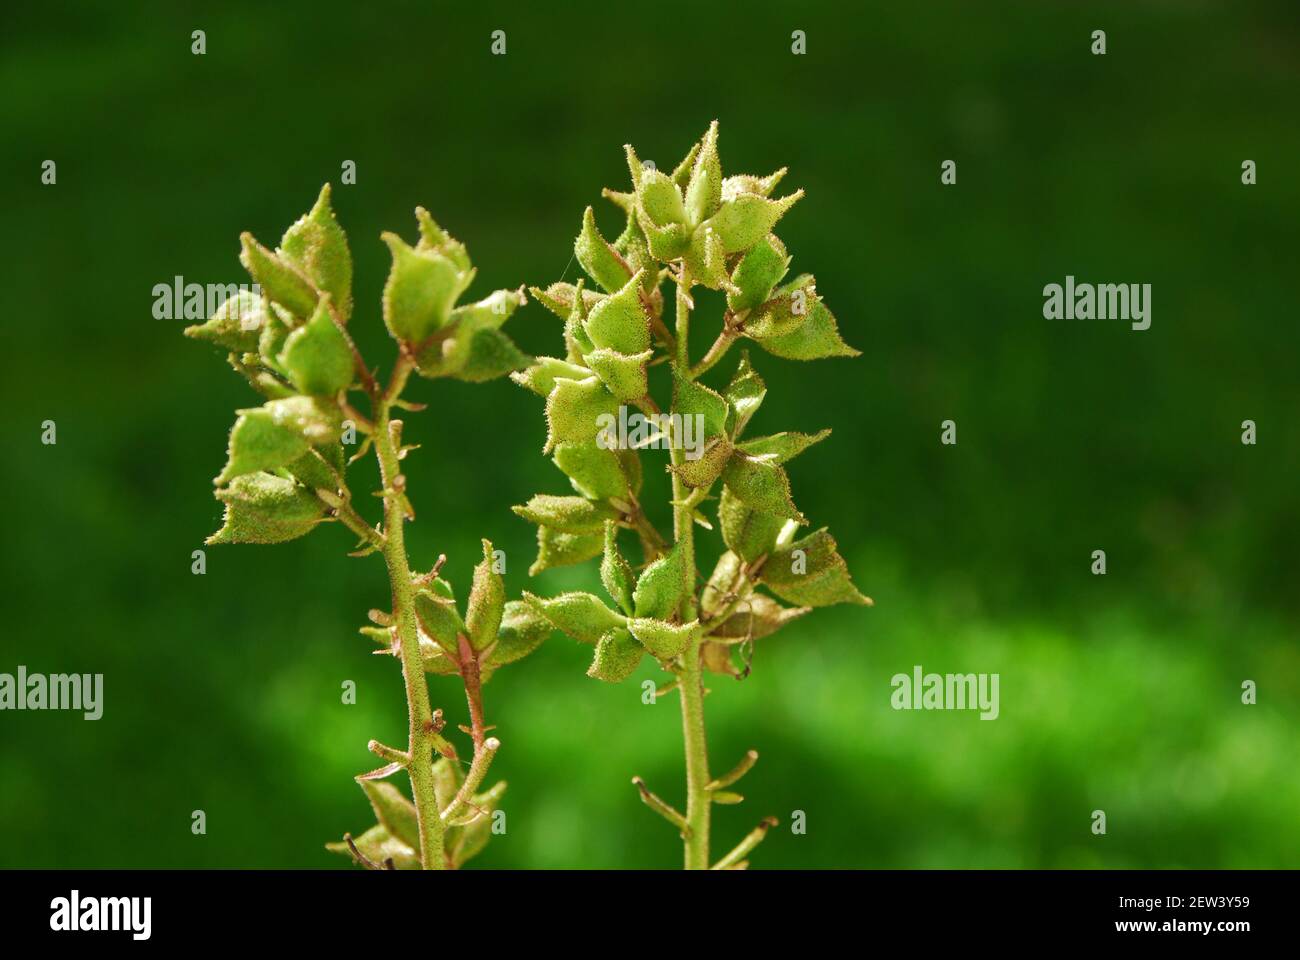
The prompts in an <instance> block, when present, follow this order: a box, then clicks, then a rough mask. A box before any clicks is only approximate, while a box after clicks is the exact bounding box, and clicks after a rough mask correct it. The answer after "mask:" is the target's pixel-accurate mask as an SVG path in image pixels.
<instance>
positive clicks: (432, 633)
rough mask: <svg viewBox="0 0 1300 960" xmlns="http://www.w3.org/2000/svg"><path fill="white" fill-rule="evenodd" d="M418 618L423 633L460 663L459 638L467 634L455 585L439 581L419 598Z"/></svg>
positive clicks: (425, 588) (417, 599)
mask: <svg viewBox="0 0 1300 960" xmlns="http://www.w3.org/2000/svg"><path fill="white" fill-rule="evenodd" d="M415 616H416V620H417V621H418V622H419V624H420V630H421V632H423V633H424V634H425V635H426V636H428V637H429V639H430V640H432V641H433V642H434V643H436V644H437V645H438V646H439V647H441V648H442V649H443V650H444V651H445V652H446V653H447V654H448V655H450V656H451V657H454V658H455V659H456V660H457V661H459V659H460V643H459V641H458V640H457V637H458V636H460V635H461V634H467V628H466V626H465V622H464V621H463V620H462V619H461V617H460V613H459V612H458V611H457V610H456V598H455V597H454V596H453V595H452V590H451V585H450V584H448V583H447V581H445V580H443V579H441V578H439V579H438V580H436V581H434V583H433V584H432V585H430V586H428V587H424V588H423V589H421V590H419V591H417V592H416V594H415Z"/></svg>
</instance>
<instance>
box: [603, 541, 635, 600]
mask: <svg viewBox="0 0 1300 960" xmlns="http://www.w3.org/2000/svg"><path fill="white" fill-rule="evenodd" d="M600 582H601V583H602V584H603V585H604V587H605V592H606V593H608V594H609V596H610V599H611V600H613V601H614V602H615V603H617V604H618V605H619V606H620V607H622V609H623V612H624V613H626V614H628V615H629V616H631V614H632V590H633V589H634V588H635V586H636V575H635V574H634V573H633V572H632V567H631V566H630V565H629V564H628V562H627V561H626V560H624V559H623V555H622V554H621V553H619V552H618V525H617V524H616V523H614V521H613V520H607V521H605V553H604V555H603V556H602V557H601V560H600Z"/></svg>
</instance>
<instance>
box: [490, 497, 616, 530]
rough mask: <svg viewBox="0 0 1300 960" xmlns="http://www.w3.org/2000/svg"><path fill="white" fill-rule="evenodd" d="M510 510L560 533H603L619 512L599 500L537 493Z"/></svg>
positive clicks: (530, 521) (531, 521) (529, 520)
mask: <svg viewBox="0 0 1300 960" xmlns="http://www.w3.org/2000/svg"><path fill="white" fill-rule="evenodd" d="M512 509H513V510H514V512H515V513H517V514H519V516H521V517H523V518H524V519H525V520H527V521H528V522H529V523H535V524H537V525H538V526H547V527H551V528H552V529H554V530H559V531H561V532H563V533H596V532H603V531H604V529H605V523H606V521H608V520H612V519H615V518H616V517H617V516H618V511H616V510H615V509H614V508H613V507H611V506H610V505H609V504H608V503H605V502H604V501H602V500H588V499H587V498H586V497H557V496H554V495H552V494H547V493H539V494H537V495H536V496H535V497H533V498H532V499H531V500H529V501H528V502H527V503H526V504H524V505H523V506H521V507H514V508H512Z"/></svg>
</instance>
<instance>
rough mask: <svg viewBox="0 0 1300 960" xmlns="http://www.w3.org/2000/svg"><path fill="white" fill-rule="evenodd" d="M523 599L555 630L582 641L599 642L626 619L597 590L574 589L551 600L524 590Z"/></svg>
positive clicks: (619, 626)
mask: <svg viewBox="0 0 1300 960" xmlns="http://www.w3.org/2000/svg"><path fill="white" fill-rule="evenodd" d="M524 601H525V602H526V603H528V604H529V605H530V606H531V607H532V608H533V609H534V610H535V611H537V613H539V614H540V615H541V616H543V617H545V618H546V619H547V620H548V621H549V622H550V624H551V626H553V627H554V628H555V629H556V630H559V631H560V632H561V633H563V634H565V635H566V636H569V637H572V638H573V639H574V640H577V641H578V642H579V643H596V642H597V641H598V640H600V638H601V636H603V635H604V634H605V632H606V631H608V630H613V629H618V628H621V627H622V626H623V625H624V623H625V621H626V618H625V617H623V616H622V615H620V614H617V613H615V612H614V611H613V610H611V609H609V607H607V606H605V604H604V602H603V601H602V600H601V599H600V597H598V596H596V595H595V594H594V593H582V592H576V591H575V592H572V593H562V594H560V595H559V596H558V597H550V598H549V599H548V598H543V597H536V596H533V594H531V593H525V594H524Z"/></svg>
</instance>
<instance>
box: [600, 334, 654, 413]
mask: <svg viewBox="0 0 1300 960" xmlns="http://www.w3.org/2000/svg"><path fill="white" fill-rule="evenodd" d="M653 355H654V354H653V351H650V350H646V351H644V352H643V353H634V354H626V353H619V352H618V351H617V350H610V349H609V348H607V347H600V348H599V349H596V350H592V351H591V352H590V353H588V354H587V356H586V357H585V359H586V361H587V365H588V366H590V367H591V369H592V371H593V372H594V373H595V374H596V376H598V377H600V382H601V383H603V384H604V385H605V389H606V390H608V391H609V392H610V393H611V394H613V395H614V397H615V399H618V400H622V401H623V402H625V403H633V402H635V401H637V400H640V399H641V398H643V397H644V396H645V395H646V392H647V390H648V389H649V385H648V381H647V379H646V362H647V361H649V359H650V358H651V357H652V356H653Z"/></svg>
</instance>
